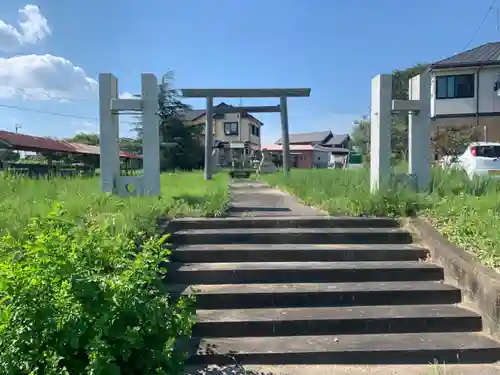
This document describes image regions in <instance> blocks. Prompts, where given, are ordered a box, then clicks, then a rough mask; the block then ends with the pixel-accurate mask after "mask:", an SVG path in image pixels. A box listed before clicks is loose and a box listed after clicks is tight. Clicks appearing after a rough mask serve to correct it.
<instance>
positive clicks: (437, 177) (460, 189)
mask: <svg viewBox="0 0 500 375" xmlns="http://www.w3.org/2000/svg"><path fill="white" fill-rule="evenodd" d="M262 178H263V179H265V180H266V181H267V182H269V183H270V184H272V185H275V186H279V187H280V188H282V189H284V190H287V191H289V192H290V193H292V194H294V195H296V196H297V197H298V198H300V199H301V200H302V201H304V202H306V203H308V204H310V205H314V206H316V207H319V208H321V209H323V210H325V211H328V212H329V213H330V214H332V215H361V214H366V215H377V216H411V215H417V214H418V215H422V216H425V217H427V218H428V219H429V220H430V221H431V222H432V223H433V224H434V225H435V226H436V228H437V229H438V230H439V231H440V232H441V233H442V234H443V235H445V236H446V237H448V238H449V239H450V240H451V241H452V242H454V243H455V244H457V245H458V246H461V247H463V248H465V249H468V250H470V251H471V252H473V253H474V254H475V255H476V256H477V257H478V258H479V259H480V260H481V262H483V263H484V264H486V265H489V266H493V267H498V266H499V265H500V247H499V246H498V244H499V243H500V182H497V181H494V180H474V181H470V180H469V179H468V178H467V177H466V176H465V175H464V174H463V173H461V172H459V171H442V170H437V169H436V170H433V180H432V188H431V192H430V194H425V195H424V194H416V193H415V192H413V191H411V190H409V189H393V190H389V191H384V192H380V193H378V194H374V195H372V194H370V186H369V171H368V169H366V168H363V169H348V170H340V169H329V170H326V169H303V170H301V169H297V170H292V171H291V173H290V176H289V177H288V179H286V178H285V177H284V176H283V174H282V173H274V174H271V175H263V176H262Z"/></svg>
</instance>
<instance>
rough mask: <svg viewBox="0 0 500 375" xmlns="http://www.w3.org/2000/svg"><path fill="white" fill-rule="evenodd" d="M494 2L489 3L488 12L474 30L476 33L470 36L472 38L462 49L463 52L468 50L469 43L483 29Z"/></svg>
mask: <svg viewBox="0 0 500 375" xmlns="http://www.w3.org/2000/svg"><path fill="white" fill-rule="evenodd" d="M496 2H497V0H493V2H492V3H491V5H490V6H489V8H488V11H487V12H486V14H485V15H484V18H483V20H482V21H481V23H480V24H479V26H478V28H477V29H476V31H475V32H474V34H472V37H471V38H470V39H469V42H468V43H467V44H466V45H465V48H464V49H465V50H466V49H468V48H469V46H470V45H471V43H472V41H473V40H474V38H475V37H476V36H477V34H478V33H479V31H481V29H482V28H483V26H484V23H485V22H486V20H487V19H488V16H489V15H490V13H491V11H492V10H493V7H494V6H495V4H496Z"/></svg>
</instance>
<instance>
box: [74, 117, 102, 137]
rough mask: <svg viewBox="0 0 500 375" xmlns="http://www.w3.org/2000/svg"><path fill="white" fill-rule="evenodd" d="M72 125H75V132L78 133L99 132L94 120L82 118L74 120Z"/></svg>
mask: <svg viewBox="0 0 500 375" xmlns="http://www.w3.org/2000/svg"><path fill="white" fill-rule="evenodd" d="M72 125H75V126H76V131H75V134H79V133H96V132H99V124H98V122H97V120H96V121H90V120H82V121H75V122H73V123H72Z"/></svg>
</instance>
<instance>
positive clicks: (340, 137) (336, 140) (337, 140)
mask: <svg viewBox="0 0 500 375" xmlns="http://www.w3.org/2000/svg"><path fill="white" fill-rule="evenodd" d="M347 138H349V134H333V136H332V138H330V139H329V140H328V142H326V143H325V145H332V146H335V145H340V144H342V142H344V141H345V140H346V139H347Z"/></svg>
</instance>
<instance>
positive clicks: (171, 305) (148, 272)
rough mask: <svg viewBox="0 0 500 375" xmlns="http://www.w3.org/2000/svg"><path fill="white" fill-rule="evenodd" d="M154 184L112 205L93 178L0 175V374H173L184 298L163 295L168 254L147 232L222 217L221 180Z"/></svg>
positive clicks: (172, 178)
mask: <svg viewBox="0 0 500 375" xmlns="http://www.w3.org/2000/svg"><path fill="white" fill-rule="evenodd" d="M161 182H162V195H161V196H160V197H137V198H121V197H116V196H112V195H108V194H101V193H100V192H99V180H98V179H96V178H94V179H86V180H77V179H71V180H65V179H60V178H56V179H54V180H30V179H25V178H0V213H1V215H0V374H9V375H42V374H43V375H56V374H57V375H64V374H68V375H82V374H92V375H112V374H120V375H126V374H130V375H140V374H148V375H153V374H158V375H159V374H169V375H172V374H176V373H177V372H178V371H180V370H181V369H182V363H183V355H182V353H180V352H177V351H176V350H174V347H175V344H176V342H177V341H178V340H179V339H181V338H183V337H188V336H189V335H190V333H191V327H192V325H193V319H194V313H195V311H194V308H193V303H192V302H193V301H192V300H191V299H174V298H171V297H169V295H168V294H167V292H166V290H165V289H164V285H163V283H162V277H163V275H164V273H165V272H167V271H168V268H167V269H166V268H159V266H158V265H159V264H165V261H168V257H169V254H170V252H169V250H167V249H166V248H165V247H166V246H165V244H164V243H163V242H164V238H157V237H152V234H153V233H154V232H155V230H156V223H157V219H158V217H176V216H219V215H220V214H221V212H222V211H223V210H224V208H225V206H226V204H227V201H228V178H227V175H226V174H218V175H217V176H214V180H212V181H204V180H203V176H202V174H201V173H199V172H193V173H171V174H163V175H162V179H161ZM56 202H63V206H57V205H56ZM56 206H57V208H56V209H54V207H56ZM138 249H140V251H138ZM166 264H167V266H168V263H166Z"/></svg>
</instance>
